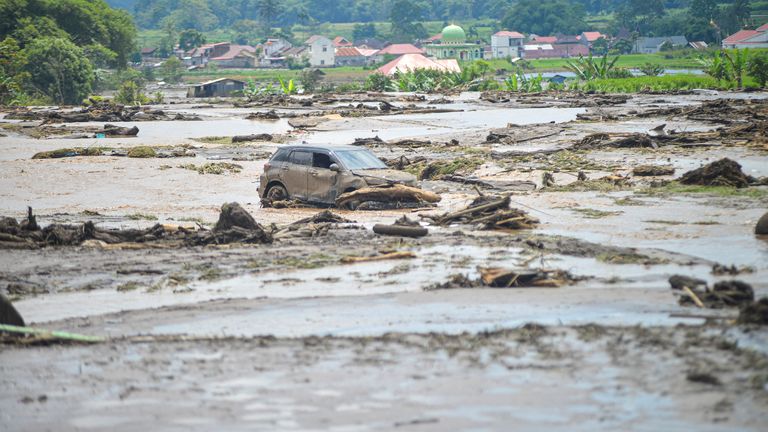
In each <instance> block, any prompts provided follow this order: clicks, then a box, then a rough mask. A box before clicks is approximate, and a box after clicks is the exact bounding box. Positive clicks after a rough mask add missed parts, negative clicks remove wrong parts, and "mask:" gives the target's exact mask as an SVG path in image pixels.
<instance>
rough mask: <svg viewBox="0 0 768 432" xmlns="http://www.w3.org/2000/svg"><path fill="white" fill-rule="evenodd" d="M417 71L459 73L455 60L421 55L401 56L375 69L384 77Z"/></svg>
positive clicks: (459, 69) (457, 63)
mask: <svg viewBox="0 0 768 432" xmlns="http://www.w3.org/2000/svg"><path fill="white" fill-rule="evenodd" d="M417 69H434V70H439V71H444V72H461V68H460V67H459V62H458V61H456V59H431V58H429V57H424V56H423V55H422V54H403V55H401V56H400V57H398V58H396V59H394V60H392V61H391V62H389V63H387V64H385V65H384V66H382V67H380V68H378V69H376V71H377V72H378V73H381V74H384V75H394V74H395V73H397V72H409V71H415V70H417Z"/></svg>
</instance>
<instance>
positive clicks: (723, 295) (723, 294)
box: [669, 275, 755, 309]
mask: <svg viewBox="0 0 768 432" xmlns="http://www.w3.org/2000/svg"><path fill="white" fill-rule="evenodd" d="M669 284H670V285H671V286H672V289H673V290H679V291H682V295H680V297H679V299H678V302H679V303H680V305H683V306H685V305H691V304H693V305H696V306H698V307H700V308H712V309H718V308H724V307H743V306H745V305H749V304H751V303H753V302H754V300H755V292H754V290H753V289H752V286H750V285H749V284H747V283H744V282H741V281H738V280H730V281H721V282H717V283H716V284H714V285H713V286H712V288H709V287H707V284H706V282H705V281H703V280H701V279H695V278H691V277H687V276H680V275H675V276H672V277H670V278H669Z"/></svg>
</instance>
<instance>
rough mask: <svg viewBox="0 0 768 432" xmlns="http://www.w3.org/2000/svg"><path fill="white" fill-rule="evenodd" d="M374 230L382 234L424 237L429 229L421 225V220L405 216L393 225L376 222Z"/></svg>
mask: <svg viewBox="0 0 768 432" xmlns="http://www.w3.org/2000/svg"><path fill="white" fill-rule="evenodd" d="M373 232H375V233H376V234H381V235H393V236H401V237H424V236H425V235H427V234H428V233H429V230H427V229H426V228H424V227H422V226H421V225H419V222H417V221H415V220H411V219H408V217H407V216H403V217H401V218H400V219H398V220H396V221H395V223H394V224H392V225H385V224H376V225H374V226H373Z"/></svg>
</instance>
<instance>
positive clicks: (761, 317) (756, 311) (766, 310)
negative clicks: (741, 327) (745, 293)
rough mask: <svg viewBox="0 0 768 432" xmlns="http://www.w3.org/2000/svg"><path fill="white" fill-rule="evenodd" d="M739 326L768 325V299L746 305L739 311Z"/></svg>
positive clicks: (764, 298)
mask: <svg viewBox="0 0 768 432" xmlns="http://www.w3.org/2000/svg"><path fill="white" fill-rule="evenodd" d="M737 322H738V323H739V324H757V325H768V297H763V298H761V299H760V300H758V301H755V302H751V303H748V304H746V305H745V306H744V307H742V308H741V310H740V311H739V318H738V320H737Z"/></svg>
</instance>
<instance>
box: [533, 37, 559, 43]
mask: <svg viewBox="0 0 768 432" xmlns="http://www.w3.org/2000/svg"><path fill="white" fill-rule="evenodd" d="M531 42H533V43H543V44H553V43H555V42H557V36H536V37H535V38H533V41H531Z"/></svg>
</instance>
